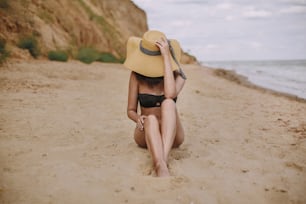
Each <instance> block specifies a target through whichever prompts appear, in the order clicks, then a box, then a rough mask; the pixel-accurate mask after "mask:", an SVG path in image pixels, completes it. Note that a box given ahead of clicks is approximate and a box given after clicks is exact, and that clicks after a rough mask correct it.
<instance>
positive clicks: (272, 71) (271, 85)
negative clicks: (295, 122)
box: [202, 60, 306, 99]
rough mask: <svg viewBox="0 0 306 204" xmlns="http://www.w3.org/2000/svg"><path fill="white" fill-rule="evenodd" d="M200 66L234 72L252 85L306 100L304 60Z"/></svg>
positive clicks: (229, 62) (222, 63) (233, 62)
mask: <svg viewBox="0 0 306 204" xmlns="http://www.w3.org/2000/svg"><path fill="white" fill-rule="evenodd" d="M202 64H203V65H206V66H209V67H214V68H223V69H227V70H234V71H235V72H236V73H237V74H240V75H243V76H245V77H247V78H248V80H249V81H250V82H252V83H253V84H256V85H258V86H261V87H264V88H268V89H272V90H275V91H279V92H283V93H289V94H292V95H295V96H298V97H300V98H304V99H306V60H270V61H268V60H265V61H208V62H202Z"/></svg>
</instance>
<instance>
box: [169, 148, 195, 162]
mask: <svg viewBox="0 0 306 204" xmlns="http://www.w3.org/2000/svg"><path fill="white" fill-rule="evenodd" d="M190 156H191V154H190V153H189V152H188V150H187V149H174V150H173V151H172V152H171V153H170V158H173V159H175V160H181V159H186V158H189V157H190Z"/></svg>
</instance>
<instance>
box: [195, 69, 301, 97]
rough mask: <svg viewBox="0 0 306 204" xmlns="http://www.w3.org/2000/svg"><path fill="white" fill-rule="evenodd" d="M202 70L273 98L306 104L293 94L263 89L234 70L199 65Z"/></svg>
mask: <svg viewBox="0 0 306 204" xmlns="http://www.w3.org/2000/svg"><path fill="white" fill-rule="evenodd" d="M201 66H202V67H204V68H207V69H211V70H212V72H213V73H214V75H216V76H218V77H221V78H224V79H227V80H229V81H232V82H235V83H237V84H239V85H241V86H245V87H248V88H251V89H255V90H258V91H261V92H264V93H269V94H272V95H275V96H280V97H285V98H288V99H290V100H294V101H299V102H303V103H306V99H305V98H302V97H299V96H297V95H294V94H290V93H285V92H281V91H277V90H273V89H270V88H267V87H263V86H260V85H257V84H255V83H253V82H251V81H249V80H248V77H246V76H243V75H241V74H238V73H237V72H236V71H235V70H227V69H223V68H216V67H208V66H205V65H201Z"/></svg>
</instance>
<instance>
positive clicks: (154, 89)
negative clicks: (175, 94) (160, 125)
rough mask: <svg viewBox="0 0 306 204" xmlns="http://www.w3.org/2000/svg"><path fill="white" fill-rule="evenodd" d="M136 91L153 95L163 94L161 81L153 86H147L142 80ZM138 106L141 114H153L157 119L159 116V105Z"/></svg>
mask: <svg viewBox="0 0 306 204" xmlns="http://www.w3.org/2000/svg"><path fill="white" fill-rule="evenodd" d="M138 93H139V94H149V95H153V96H163V95H164V86H163V82H161V83H159V84H157V85H154V86H149V85H147V84H145V83H143V82H140V83H139V85H138ZM140 108H141V115H155V116H156V117H157V118H159V119H160V117H161V110H160V106H156V107H143V106H140Z"/></svg>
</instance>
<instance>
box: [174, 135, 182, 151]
mask: <svg viewBox="0 0 306 204" xmlns="http://www.w3.org/2000/svg"><path fill="white" fill-rule="evenodd" d="M183 142H184V136H183V137H176V138H175V139H174V142H173V145H172V147H173V148H177V147H179V146H181V144H183Z"/></svg>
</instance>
